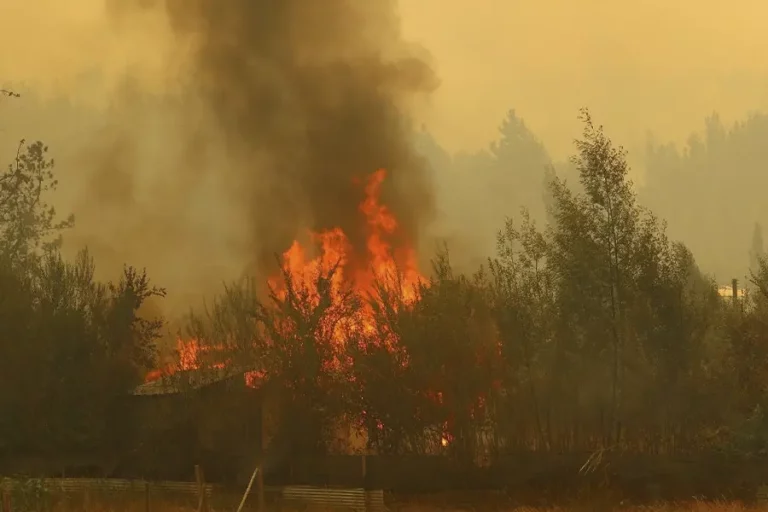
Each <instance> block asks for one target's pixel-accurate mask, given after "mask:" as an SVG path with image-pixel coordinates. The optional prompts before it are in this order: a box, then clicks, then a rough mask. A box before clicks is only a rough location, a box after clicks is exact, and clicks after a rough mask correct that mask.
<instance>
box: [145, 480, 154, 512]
mask: <svg viewBox="0 0 768 512" xmlns="http://www.w3.org/2000/svg"><path fill="white" fill-rule="evenodd" d="M151 508H152V507H151V505H150V499H149V482H144V512H150V509H151Z"/></svg>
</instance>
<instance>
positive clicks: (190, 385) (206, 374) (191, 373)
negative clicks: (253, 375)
mask: <svg viewBox="0 0 768 512" xmlns="http://www.w3.org/2000/svg"><path fill="white" fill-rule="evenodd" d="M248 372H249V370H247V369H244V368H239V367H229V368H227V367H225V368H201V369H195V370H179V371H176V372H173V373H171V374H167V375H163V376H162V377H161V378H159V379H157V380H153V381H150V382H145V383H143V384H141V385H139V386H137V387H136V388H135V389H134V390H133V393H132V394H133V395H134V396H152V395H172V394H177V393H183V392H185V391H191V390H196V389H201V388H204V387H206V386H210V385H211V384H215V383H217V382H222V381H224V380H227V379H230V378H232V377H236V376H238V375H241V376H242V375H245V374H246V373H248Z"/></svg>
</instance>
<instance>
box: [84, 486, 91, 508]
mask: <svg viewBox="0 0 768 512" xmlns="http://www.w3.org/2000/svg"><path fill="white" fill-rule="evenodd" d="M83 510H84V511H85V512H91V493H90V492H89V491H88V489H85V492H84V493H83Z"/></svg>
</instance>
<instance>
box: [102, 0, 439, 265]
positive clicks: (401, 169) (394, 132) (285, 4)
mask: <svg viewBox="0 0 768 512" xmlns="http://www.w3.org/2000/svg"><path fill="white" fill-rule="evenodd" d="M109 7H110V9H109V10H110V13H111V14H112V16H113V17H114V19H115V20H116V21H117V22H118V23H117V24H116V27H117V29H118V30H119V29H120V22H121V21H122V20H124V19H126V18H127V17H130V16H131V15H132V14H135V12H136V10H137V9H138V10H162V11H163V12H164V13H165V15H166V16H167V19H168V23H169V25H170V27H171V29H172V31H173V33H174V36H175V44H176V45H177V47H178V48H179V55H182V54H183V55H182V56H181V57H180V58H183V59H185V64H184V65H183V66H182V69H181V71H180V81H181V84H182V85H181V87H180V90H181V91H182V94H183V95H186V97H187V98H196V99H198V100H200V101H201V102H202V105H201V106H200V108H199V110H198V112H200V113H201V114H200V115H199V116H198V117H196V118H194V117H191V116H190V118H189V119H186V122H187V123H188V125H187V126H186V127H184V128H183V129H184V130H189V124H192V125H194V124H199V125H203V124H205V123H206V120H207V121H210V123H211V126H209V127H207V128H206V130H207V131H208V132H209V133H210V132H213V133H215V134H216V135H217V136H218V137H219V142H221V144H222V145H221V147H223V148H224V149H225V154H226V160H225V162H226V163H224V164H222V160H221V159H219V160H218V161H217V162H216V165H217V167H216V168H215V169H211V170H212V171H213V172H215V173H217V174H218V178H219V179H220V180H222V181H223V184H224V185H223V186H224V190H225V191H226V194H227V196H228V197H229V198H230V200H231V201H233V202H234V204H235V205H237V207H238V208H240V209H241V211H240V212H239V213H240V215H241V216H242V219H244V221H245V222H246V223H247V224H246V225H247V227H246V228H245V229H247V231H248V236H247V238H245V240H247V242H246V243H245V244H244V246H243V247H241V250H244V251H247V252H250V253H251V254H252V257H253V258H254V263H256V264H257V265H259V266H260V267H262V268H263V266H264V265H272V266H273V265H274V263H275V262H274V259H273V257H274V253H275V252H276V251H282V250H284V249H286V248H287V247H288V246H289V245H290V242H291V241H292V240H293V239H294V238H295V237H297V235H300V234H301V233H302V232H303V231H304V230H306V228H310V229H312V230H323V229H328V228H332V227H336V226H338V227H341V228H342V229H343V230H344V231H345V232H346V233H347V235H348V236H349V237H350V240H351V242H352V244H353V246H355V247H356V248H358V249H360V251H358V252H360V253H364V242H365V239H364V237H363V233H364V229H365V226H363V225H362V223H364V222H365V219H364V217H363V216H362V215H360V213H359V211H358V203H359V202H360V200H361V198H362V187H361V185H360V182H361V181H362V180H363V179H364V178H365V177H366V176H367V175H369V174H370V173H372V172H374V171H375V170H377V169H379V168H385V169H386V170H387V172H388V173H389V177H388V180H387V182H386V184H385V190H384V194H383V200H384V202H385V203H386V204H387V205H388V206H389V207H390V208H391V209H392V210H393V211H394V213H395V214H396V216H397V218H398V219H399V221H400V223H401V225H402V228H403V234H404V236H405V237H407V238H408V241H409V242H410V243H415V242H416V241H417V239H418V228H419V226H421V225H422V224H423V222H424V221H425V220H426V219H427V217H428V215H429V214H430V211H431V208H432V196H431V191H430V184H429V182H428V179H427V176H426V174H425V172H424V167H423V163H422V161H421V160H420V159H418V158H417V157H416V155H415V153H414V151H413V149H412V145H411V143H410V139H411V136H410V126H409V121H408V117H407V115H406V113H405V112H406V110H407V108H408V102H409V100H410V99H411V98H413V97H414V95H415V94H419V93H425V92H429V91H430V90H431V89H433V88H434V87H435V85H436V79H435V77H434V75H433V73H432V71H431V69H430V67H429V66H428V65H427V64H426V63H425V62H424V61H423V60H419V59H417V58H414V57H411V56H409V55H407V54H406V53H405V46H404V44H403V43H402V41H401V40H400V38H399V33H398V20H397V17H396V15H395V14H396V13H395V5H394V3H393V2H391V1H389V0H384V1H381V0H380V1H375V2H358V1H353V0H328V1H323V2H307V1H305V0H280V1H276V0H257V1H254V0H226V1H221V0H156V1H147V0H135V1H134V5H132V6H128V5H127V3H126V2H125V0H115V1H114V2H111V3H110V4H109ZM193 105H194V103H192V102H190V107H189V108H190V110H194V108H193ZM201 130H203V128H202V127H201ZM189 142H191V143H188V144H186V145H185V147H186V148H187V149H188V151H190V152H195V153H189V154H188V158H187V159H186V161H185V165H186V166H187V167H189V168H190V172H194V170H193V168H194V167H195V165H196V164H198V165H199V164H200V163H201V162H204V161H205V160H206V159H209V161H208V165H210V158H211V153H210V151H207V150H206V145H210V144H211V141H210V140H206V137H204V136H199V135H198V136H195V134H194V130H192V133H191V134H190V140H189ZM208 149H209V150H210V148H208Z"/></svg>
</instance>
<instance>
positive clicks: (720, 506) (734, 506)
mask: <svg viewBox="0 0 768 512" xmlns="http://www.w3.org/2000/svg"><path fill="white" fill-rule="evenodd" d="M235 508H236V507H235V506H226V507H223V508H221V507H215V506H214V507H212V508H211V512H230V511H234V510H235ZM196 510H197V507H196V506H194V505H191V504H190V505H183V504H175V503H164V502H155V503H153V504H151V506H150V511H151V512H195V511H196ZM246 510H248V511H249V512H253V511H256V507H255V505H254V504H251V505H250V506H248V507H246ZM278 510H280V511H281V512H292V511H293V509H287V508H275V507H268V508H267V511H266V512H277V511H278ZM304 510H306V511H307V512H312V511H318V512H320V511H321V510H322V511H325V512H333V511H332V510H331V509H327V508H313V507H309V508H306V509H304ZM390 510H391V511H392V512H481V511H482V512H485V511H491V510H493V511H499V512H502V511H503V512H602V511H608V510H610V511H616V512H768V506H762V507H758V506H746V505H743V504H741V503H738V502H704V501H691V502H688V503H663V504H658V505H653V506H621V505H616V506H614V505H611V506H607V507H606V506H605V504H595V503H592V504H590V503H584V504H579V505H573V506H571V507H496V506H493V507H489V508H486V506H483V505H470V504H467V505H462V506H458V507H456V506H450V505H427V504H418V503H412V504H396V505H393V506H392V507H391V508H390ZM13 512H16V511H13ZM18 512H26V511H21V510H19V511H18ZM49 512H146V508H145V503H143V502H139V501H133V502H128V501H123V502H119V503H118V502H114V503H97V502H94V503H91V504H90V505H88V506H87V507H85V506H84V504H76V503H72V502H69V503H66V502H62V503H58V504H56V505H53V506H52V507H51V508H50V509H49ZM339 512H342V511H339Z"/></svg>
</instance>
